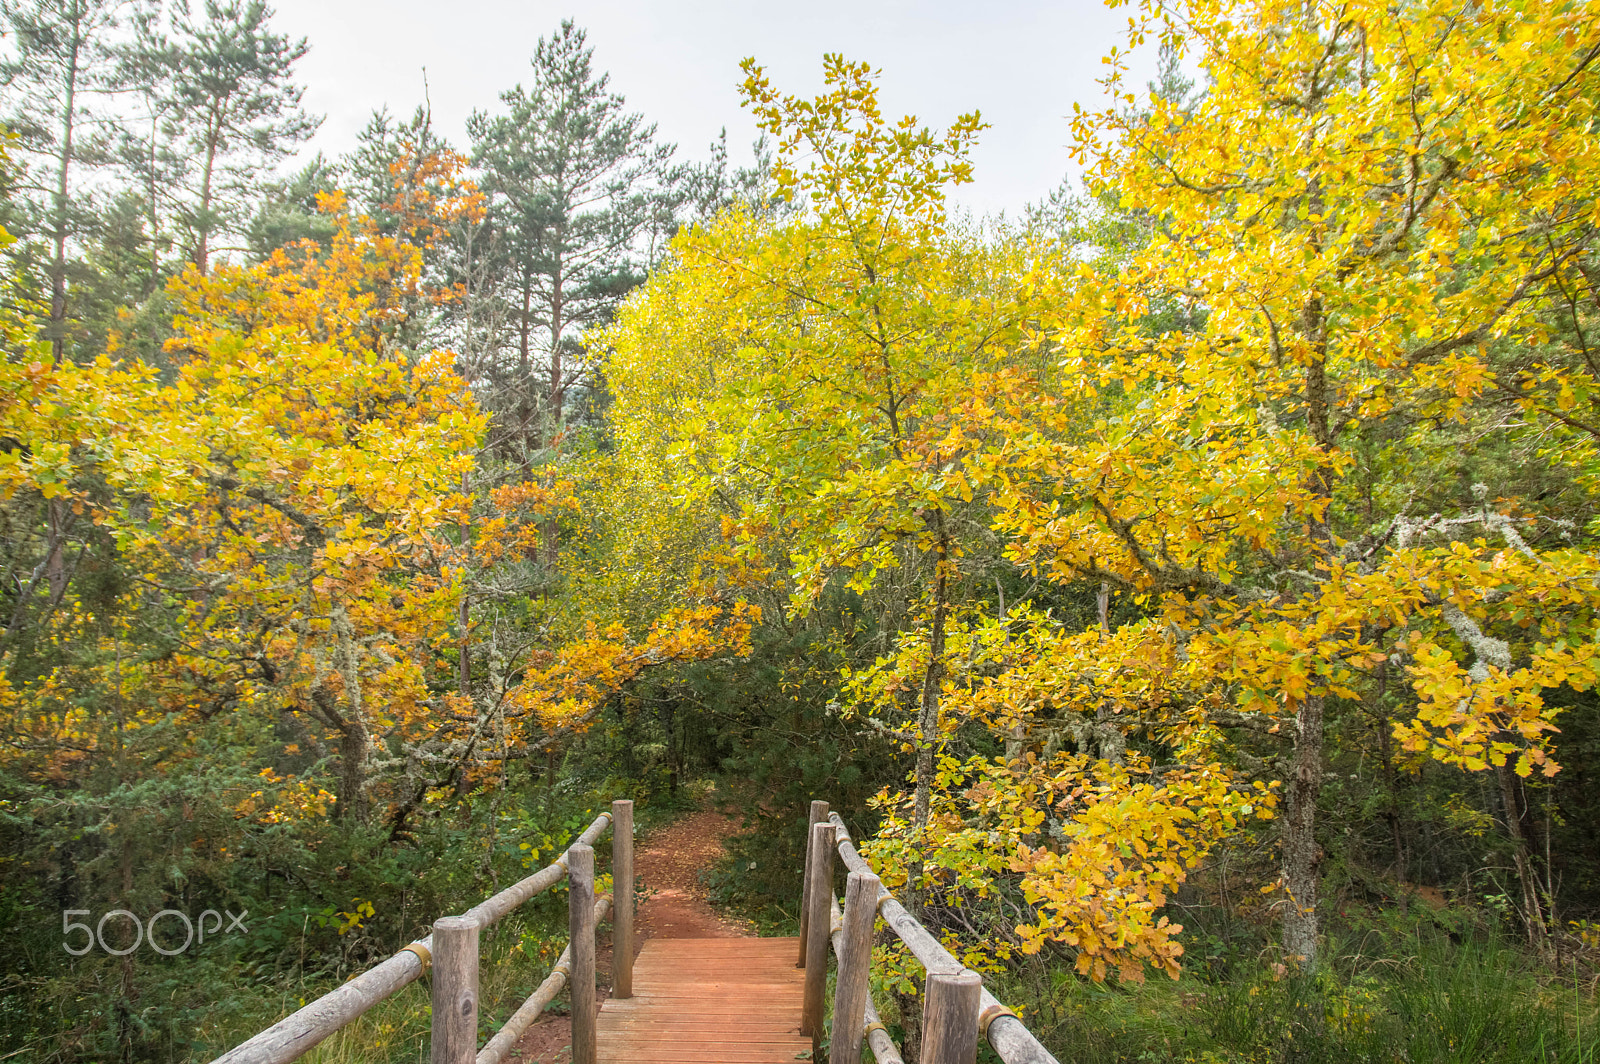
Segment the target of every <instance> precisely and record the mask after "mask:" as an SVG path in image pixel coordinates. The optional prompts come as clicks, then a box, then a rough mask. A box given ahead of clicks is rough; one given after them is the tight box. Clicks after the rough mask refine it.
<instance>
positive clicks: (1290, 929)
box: [1283, 695, 1323, 972]
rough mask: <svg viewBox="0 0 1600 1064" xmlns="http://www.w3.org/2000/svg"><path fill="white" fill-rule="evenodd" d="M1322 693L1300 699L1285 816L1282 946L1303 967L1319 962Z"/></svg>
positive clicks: (1307, 969)
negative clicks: (1285, 901)
mask: <svg viewBox="0 0 1600 1064" xmlns="http://www.w3.org/2000/svg"><path fill="white" fill-rule="evenodd" d="M1322 708H1323V706H1322V696H1321V695H1311V696H1308V697H1306V698H1304V699H1302V700H1301V702H1300V705H1299V706H1298V707H1297V709H1296V712H1295V723H1296V725H1297V726H1298V732H1297V735H1296V738H1295V744H1294V763H1293V773H1292V775H1291V777H1290V779H1289V781H1288V784H1289V787H1288V795H1287V799H1288V800H1287V801H1286V802H1285V811H1284V817H1283V883H1284V887H1285V888H1286V889H1287V890H1288V892H1289V901H1288V906H1287V908H1285V909H1284V913H1283V950H1284V952H1285V953H1286V954H1288V956H1289V957H1290V958H1291V959H1292V961H1293V962H1294V963H1296V964H1299V965H1300V966H1301V968H1302V970H1304V971H1307V972H1309V971H1311V970H1312V969H1313V968H1314V967H1315V966H1316V962H1317V887H1318V879H1319V876H1320V874H1321V865H1322V851H1321V850H1320V849H1319V848H1318V846H1317V831H1316V828H1317V796H1318V794H1319V793H1320V792H1321V790H1322Z"/></svg>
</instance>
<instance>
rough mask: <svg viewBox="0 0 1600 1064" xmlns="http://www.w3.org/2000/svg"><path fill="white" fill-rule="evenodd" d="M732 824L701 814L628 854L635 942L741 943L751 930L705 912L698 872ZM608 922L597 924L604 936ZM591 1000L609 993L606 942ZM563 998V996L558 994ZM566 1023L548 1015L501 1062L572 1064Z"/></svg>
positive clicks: (599, 952)
mask: <svg viewBox="0 0 1600 1064" xmlns="http://www.w3.org/2000/svg"><path fill="white" fill-rule="evenodd" d="M736 830H737V825H736V824H735V823H734V821H733V820H732V819H730V818H729V817H726V816H724V815H722V814H721V813H717V812H713V811H712V810H709V809H702V810H700V811H699V812H697V813H692V814H690V815H689V816H686V817H684V818H683V819H681V820H678V821H675V822H674V823H672V824H670V825H668V826H667V827H665V828H662V829H660V830H659V831H655V832H652V833H651V835H650V836H649V838H648V839H646V840H645V841H644V843H643V844H641V845H640V846H639V848H638V849H637V850H636V851H635V853H634V858H633V861H634V871H635V872H636V873H637V874H638V876H639V878H641V879H642V880H643V881H644V888H645V896H644V897H643V899H642V900H641V901H640V903H639V915H638V918H637V920H636V922H635V926H636V928H637V935H636V937H637V939H638V942H639V943H642V942H643V941H644V940H645V939H647V938H741V937H747V936H754V935H755V929H754V928H753V927H750V926H749V925H747V924H744V923H742V922H740V921H737V920H733V919H730V918H729V917H727V916H724V915H722V914H720V913H718V912H717V911H716V910H715V909H713V908H712V907H711V903H710V901H708V900H707V898H706V892H705V888H704V887H703V886H702V885H701V884H700V872H701V870H702V869H705V868H708V867H710V866H711V864H712V863H713V862H715V861H716V859H717V858H718V857H719V856H721V854H722V840H723V839H725V838H727V837H728V836H729V835H731V834H733V833H734V831H736ZM609 929H610V922H609V921H607V923H606V924H605V925H602V931H603V932H609ZM595 969H596V978H597V981H598V982H599V984H600V985H599V993H598V994H597V1000H599V1001H604V1000H605V999H606V998H607V997H608V996H610V993H611V937H610V935H609V934H608V933H603V934H602V936H601V937H600V940H599V941H598V942H597V943H596V956H595ZM563 996H565V995H563ZM571 1047H572V1021H571V1019H570V1018H569V1017H568V1016H566V1015H559V1016H557V1015H551V1016H549V1017H548V1018H546V1019H544V1020H541V1021H540V1022H539V1023H536V1024H534V1026H533V1027H532V1028H530V1029H529V1030H528V1033H527V1034H525V1035H523V1036H522V1041H521V1042H519V1043H517V1046H516V1048H515V1049H514V1050H512V1052H511V1055H510V1056H509V1057H508V1058H507V1059H508V1060H509V1061H511V1062H512V1064H568V1062H570V1061H571V1060H572V1048H571Z"/></svg>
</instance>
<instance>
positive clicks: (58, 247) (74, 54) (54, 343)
mask: <svg viewBox="0 0 1600 1064" xmlns="http://www.w3.org/2000/svg"><path fill="white" fill-rule="evenodd" d="M77 12H78V9H76V8H75V9H74V13H75V14H76V13H77ZM82 52H83V32H82V22H81V20H80V19H77V18H75V19H73V22H72V44H71V45H70V51H69V59H68V61H67V84H66V86H65V92H64V94H63V99H62V101H61V102H62V109H61V163H60V166H59V167H58V168H57V170H56V194H55V211H54V212H53V213H54V217H53V218H52V219H51V225H52V227H53V228H54V229H55V232H54V233H52V234H51V235H52V237H53V238H54V243H55V248H54V257H53V258H52V259H51V262H50V357H51V359H52V361H55V362H60V361H61V359H62V356H63V355H64V354H65V348H66V330H67V193H68V191H69V190H70V188H71V185H70V181H71V176H70V175H71V170H72V150H73V149H72V137H73V132H74V129H75V123H74V121H73V117H74V115H76V114H77V96H78V60H79V56H80V55H81V54H82Z"/></svg>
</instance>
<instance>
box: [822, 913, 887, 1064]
mask: <svg viewBox="0 0 1600 1064" xmlns="http://www.w3.org/2000/svg"><path fill="white" fill-rule="evenodd" d="M830 908H831V909H832V912H831V913H830V916H831V919H830V920H829V923H830V924H831V925H832V926H831V929H830V935H829V937H830V940H831V941H832V942H833V952H834V953H835V954H836V955H837V956H840V957H843V956H844V912H843V910H841V909H840V908H839V899H838V898H833V899H831V905H830ZM868 959H869V960H870V959H871V958H870V956H869V957H868ZM862 1021H863V1025H862V1026H863V1030H862V1036H863V1038H864V1039H865V1040H866V1043H867V1045H869V1046H871V1047H872V1057H873V1059H874V1060H876V1061H877V1062H878V1064H906V1062H905V1058H903V1057H902V1056H901V1055H900V1047H899V1046H896V1045H895V1044H894V1039H893V1038H890V1037H889V1032H888V1030H887V1029H886V1028H885V1027H884V1026H883V1020H882V1019H881V1018H880V1017H879V1016H878V1007H877V1006H876V1005H874V1004H873V1003H872V994H871V993H868V994H867V1003H866V1008H865V1009H863V1010H862Z"/></svg>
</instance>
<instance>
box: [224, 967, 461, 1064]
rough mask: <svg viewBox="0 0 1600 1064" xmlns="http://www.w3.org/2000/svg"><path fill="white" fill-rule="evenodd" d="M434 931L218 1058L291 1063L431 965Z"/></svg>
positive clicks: (234, 1062) (227, 1062) (228, 1063)
mask: <svg viewBox="0 0 1600 1064" xmlns="http://www.w3.org/2000/svg"><path fill="white" fill-rule="evenodd" d="M432 950H433V937H432V936H431V935H430V936H429V937H427V938H425V939H422V940H421V941H420V942H413V943H412V944H411V945H410V946H408V947H406V948H405V949H403V950H401V951H400V952H399V953H396V954H395V955H394V956H393V957H390V958H389V959H388V960H386V961H383V962H381V963H379V964H375V965H373V966H372V967H371V968H368V969H367V970H366V971H364V972H362V973H361V974H360V975H358V976H356V977H355V978H354V979H352V980H350V981H349V982H348V983H346V984H344V985H343V986H341V987H339V989H337V990H334V991H332V992H330V993H327V994H324V995H323V996H322V997H319V998H317V1000H315V1001H313V1002H311V1003H310V1004H309V1005H306V1006H305V1007H303V1008H301V1009H299V1010H298V1011H296V1012H293V1013H290V1014H289V1015H288V1016H285V1017H284V1018H283V1019H281V1020H279V1021H278V1022H277V1023H275V1024H273V1025H272V1026H271V1027H268V1028H267V1029H266V1030H264V1031H261V1032H260V1033H258V1034H256V1035H254V1036H253V1037H251V1038H250V1039H248V1040H246V1041H244V1042H241V1043H239V1044H238V1045H237V1046H235V1047H234V1048H232V1049H230V1050H228V1052H226V1053H224V1054H222V1056H220V1057H218V1058H217V1059H216V1061H215V1062H214V1064H289V1062H290V1061H293V1060H297V1059H299V1058H300V1057H301V1056H302V1055H304V1054H305V1053H307V1052H309V1051H310V1050H311V1048H312V1047H313V1046H315V1045H316V1044H317V1043H318V1042H321V1041H322V1040H323V1039H324V1038H327V1037H328V1036H329V1035H330V1034H333V1033H334V1032H335V1031H337V1030H339V1029H340V1028H341V1027H343V1026H344V1025H345V1024H347V1023H350V1022H351V1021H353V1020H355V1019H357V1018H359V1017H360V1016H361V1014H362V1013H364V1012H366V1011H367V1010H368V1009H370V1008H371V1007H372V1006H374V1005H376V1004H377V1003H378V1002H380V1001H382V1000H383V999H384V998H386V997H388V996H389V995H390V994H393V993H395V992H396V991H398V990H400V989H401V988H402V987H406V986H409V985H411V984H412V983H414V982H416V981H417V979H418V978H419V977H420V976H421V975H422V973H423V972H425V971H427V970H428V960H427V958H429V957H430V956H431V955H432Z"/></svg>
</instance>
